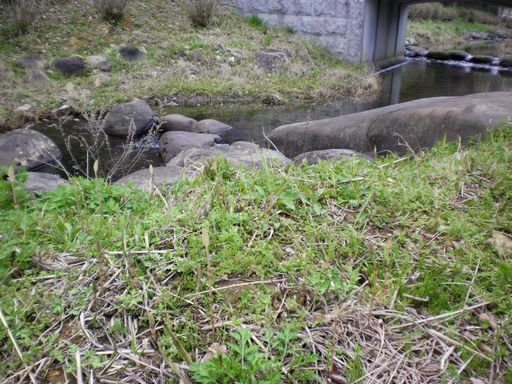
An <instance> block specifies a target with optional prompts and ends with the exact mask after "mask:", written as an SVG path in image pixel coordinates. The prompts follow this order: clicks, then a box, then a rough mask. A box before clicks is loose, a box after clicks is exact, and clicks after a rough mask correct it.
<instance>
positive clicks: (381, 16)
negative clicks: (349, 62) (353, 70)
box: [362, 0, 408, 66]
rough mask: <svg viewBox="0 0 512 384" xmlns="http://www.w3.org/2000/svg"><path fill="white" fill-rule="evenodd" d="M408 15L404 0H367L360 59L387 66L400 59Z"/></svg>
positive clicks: (403, 47) (402, 52)
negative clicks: (402, 0) (397, 0)
mask: <svg viewBox="0 0 512 384" xmlns="http://www.w3.org/2000/svg"><path fill="white" fill-rule="evenodd" d="M407 17H408V6H407V4H404V3H401V2H396V1H392V0H366V7H365V19H364V32H363V47H362V61H365V62H369V63H371V62H373V63H375V64H376V65H378V66H389V65H392V64H393V63H394V62H396V61H400V60H403V54H404V49H405V46H404V43H405V36H406V32H407Z"/></svg>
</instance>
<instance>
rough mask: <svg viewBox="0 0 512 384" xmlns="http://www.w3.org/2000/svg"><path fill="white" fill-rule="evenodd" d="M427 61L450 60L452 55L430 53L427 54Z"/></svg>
mask: <svg viewBox="0 0 512 384" xmlns="http://www.w3.org/2000/svg"><path fill="white" fill-rule="evenodd" d="M427 59H430V60H450V55H449V54H448V53H447V52H444V51H430V52H429V53H428V54H427Z"/></svg>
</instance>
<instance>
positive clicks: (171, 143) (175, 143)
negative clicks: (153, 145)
mask: <svg viewBox="0 0 512 384" xmlns="http://www.w3.org/2000/svg"><path fill="white" fill-rule="evenodd" d="M218 142H220V136H218V135H210V134H206V133H194V132H182V131H170V132H166V133H164V134H163V135H162V137H161V138H160V141H159V142H158V145H159V147H160V155H161V156H162V158H163V159H164V161H165V162H168V161H169V160H171V159H172V158H173V157H175V156H176V155H178V154H179V153H180V152H182V151H184V150H186V149H189V148H203V147H211V146H212V145H213V144H215V143H218Z"/></svg>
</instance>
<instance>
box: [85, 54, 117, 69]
mask: <svg viewBox="0 0 512 384" xmlns="http://www.w3.org/2000/svg"><path fill="white" fill-rule="evenodd" d="M87 64H89V66H90V67H91V68H92V69H99V70H100V71H110V69H111V68H112V65H111V64H110V63H109V61H108V59H107V58H106V57H105V56H101V55H94V56H89V57H87Z"/></svg>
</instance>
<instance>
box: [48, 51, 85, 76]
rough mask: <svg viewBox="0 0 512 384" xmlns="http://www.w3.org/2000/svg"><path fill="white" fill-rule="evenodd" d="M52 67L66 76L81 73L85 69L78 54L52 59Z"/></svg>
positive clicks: (83, 62) (82, 60)
mask: <svg viewBox="0 0 512 384" xmlns="http://www.w3.org/2000/svg"><path fill="white" fill-rule="evenodd" d="M52 67H53V68H54V69H55V70H56V71H58V72H60V73H62V74H64V75H67V76H76V75H81V74H82V73H84V72H85V69H86V65H85V61H84V59H82V58H81V57H78V56H72V57H63V58H60V59H55V60H53V61H52Z"/></svg>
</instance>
